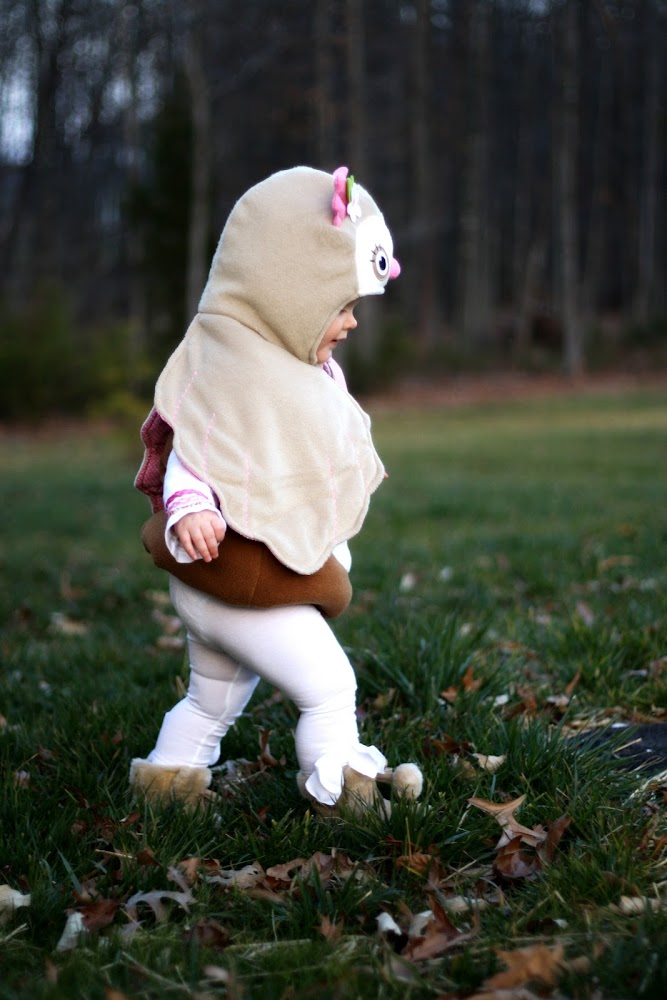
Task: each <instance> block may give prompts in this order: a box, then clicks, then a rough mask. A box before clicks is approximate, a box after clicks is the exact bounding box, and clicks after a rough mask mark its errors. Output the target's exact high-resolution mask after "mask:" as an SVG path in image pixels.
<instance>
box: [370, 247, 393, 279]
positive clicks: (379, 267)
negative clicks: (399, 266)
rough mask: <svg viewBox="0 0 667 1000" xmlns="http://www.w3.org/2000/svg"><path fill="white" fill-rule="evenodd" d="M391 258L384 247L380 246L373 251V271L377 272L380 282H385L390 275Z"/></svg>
mask: <svg viewBox="0 0 667 1000" xmlns="http://www.w3.org/2000/svg"><path fill="white" fill-rule="evenodd" d="M389 263H390V262H389V257H388V256H387V252H386V250H385V249H384V247H381V246H380V244H379V243H378V245H377V246H376V247H375V249H374V250H373V256H372V257H371V264H372V265H373V270H374V271H375V276H376V278H379V279H380V281H384V279H385V278H386V277H388V275H389Z"/></svg>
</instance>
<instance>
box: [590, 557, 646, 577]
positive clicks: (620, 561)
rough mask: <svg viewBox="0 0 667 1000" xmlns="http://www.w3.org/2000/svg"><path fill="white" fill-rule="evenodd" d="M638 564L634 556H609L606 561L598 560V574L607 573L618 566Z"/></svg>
mask: <svg viewBox="0 0 667 1000" xmlns="http://www.w3.org/2000/svg"><path fill="white" fill-rule="evenodd" d="M636 562H637V560H636V559H635V557H634V556H607V558H606V559H599V560H598V573H606V572H607V570H609V569H616V567H617V566H633V565H634V564H635V563H636Z"/></svg>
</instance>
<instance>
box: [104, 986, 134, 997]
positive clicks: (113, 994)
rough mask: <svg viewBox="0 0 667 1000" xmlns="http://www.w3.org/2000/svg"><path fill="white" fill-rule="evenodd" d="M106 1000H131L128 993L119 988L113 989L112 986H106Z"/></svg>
mask: <svg viewBox="0 0 667 1000" xmlns="http://www.w3.org/2000/svg"><path fill="white" fill-rule="evenodd" d="M104 1000H129V997H128V996H127V994H126V993H121V992H120V991H119V990H112V989H111V987H110V986H106V987H105V988H104Z"/></svg>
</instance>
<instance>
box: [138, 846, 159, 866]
mask: <svg viewBox="0 0 667 1000" xmlns="http://www.w3.org/2000/svg"><path fill="white" fill-rule="evenodd" d="M136 862H137V864H138V865H142V866H143V867H144V868H150V867H153V868H159V867H160V862H159V861H158V859H157V858H156V857H155V854H154V853H153V851H152V850H151V848H150V847H144V848H143V850H141V851H139V852H138V854H137V855H136Z"/></svg>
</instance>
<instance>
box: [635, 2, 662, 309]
mask: <svg viewBox="0 0 667 1000" xmlns="http://www.w3.org/2000/svg"><path fill="white" fill-rule="evenodd" d="M642 18H643V25H642V26H643V32H642V34H643V50H644V53H643V54H644V80H643V84H644V87H643V89H644V95H643V106H642V140H641V182H640V185H639V197H640V202H639V231H638V234H637V244H638V245H637V281H636V290H635V302H634V316H635V319H636V320H637V321H638V322H639V323H646V322H647V321H648V320H649V318H650V316H651V312H652V306H653V300H654V295H655V277H656V267H655V264H656V259H655V254H656V220H657V218H658V203H659V197H658V191H659V176H660V148H659V143H658V135H659V129H660V54H659V49H658V39H659V36H658V30H657V28H658V21H657V17H656V15H655V9H654V2H653V0H644V3H643V4H642Z"/></svg>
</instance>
